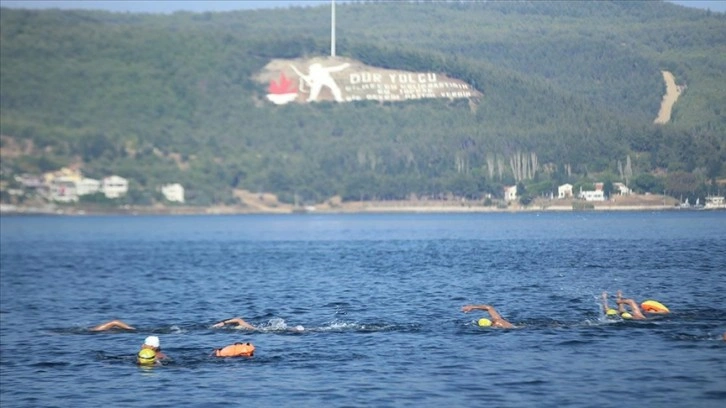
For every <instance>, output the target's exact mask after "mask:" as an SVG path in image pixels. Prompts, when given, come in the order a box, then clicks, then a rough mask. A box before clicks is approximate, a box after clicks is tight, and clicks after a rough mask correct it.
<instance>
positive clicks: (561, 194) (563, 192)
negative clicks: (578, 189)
mask: <svg viewBox="0 0 726 408" xmlns="http://www.w3.org/2000/svg"><path fill="white" fill-rule="evenodd" d="M569 197H572V184H563V185H561V186H559V187H557V198H569Z"/></svg>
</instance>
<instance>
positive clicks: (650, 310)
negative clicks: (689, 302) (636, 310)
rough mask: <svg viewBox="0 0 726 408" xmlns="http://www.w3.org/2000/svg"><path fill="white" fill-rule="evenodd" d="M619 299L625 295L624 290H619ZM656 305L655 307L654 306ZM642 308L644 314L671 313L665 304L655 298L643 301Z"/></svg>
mask: <svg viewBox="0 0 726 408" xmlns="http://www.w3.org/2000/svg"><path fill="white" fill-rule="evenodd" d="M617 297H618V299H620V298H622V297H623V292H622V291H620V290H618V295H617ZM654 306H655V307H654ZM640 310H641V312H642V313H643V314H646V313H647V314H668V313H670V310H668V308H667V307H665V305H663V304H661V303H660V302H657V301H655V300H646V301H644V302H642V303H640Z"/></svg>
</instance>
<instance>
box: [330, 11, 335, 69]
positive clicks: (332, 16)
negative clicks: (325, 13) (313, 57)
mask: <svg viewBox="0 0 726 408" xmlns="http://www.w3.org/2000/svg"><path fill="white" fill-rule="evenodd" d="M330 11H331V13H330V56H331V57H335V0H332V2H331V7H330Z"/></svg>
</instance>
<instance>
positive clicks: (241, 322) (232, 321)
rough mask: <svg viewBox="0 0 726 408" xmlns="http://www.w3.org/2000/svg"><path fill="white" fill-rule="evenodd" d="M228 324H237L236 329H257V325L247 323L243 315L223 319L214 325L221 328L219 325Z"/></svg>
mask: <svg viewBox="0 0 726 408" xmlns="http://www.w3.org/2000/svg"><path fill="white" fill-rule="evenodd" d="M228 324H230V325H231V324H234V325H236V326H235V328H236V329H247V330H257V327H255V326H253V325H251V324H249V323H247V322H246V321H244V320H243V319H242V318H241V317H233V318H231V319H227V320H222V321H221V322H218V323H215V324H213V325H212V327H214V328H219V327H224V326H226V325H228Z"/></svg>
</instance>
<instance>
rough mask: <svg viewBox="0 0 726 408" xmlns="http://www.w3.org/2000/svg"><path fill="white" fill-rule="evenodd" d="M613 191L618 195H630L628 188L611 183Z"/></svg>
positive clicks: (620, 184)
mask: <svg viewBox="0 0 726 408" xmlns="http://www.w3.org/2000/svg"><path fill="white" fill-rule="evenodd" d="M613 190H614V191H617V192H618V194H620V195H630V188H628V186H626V185H625V184H623V183H613Z"/></svg>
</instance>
